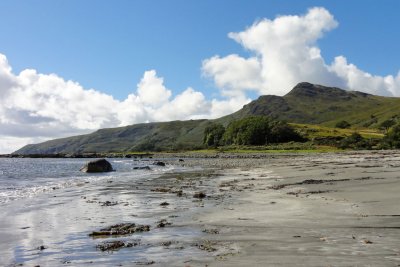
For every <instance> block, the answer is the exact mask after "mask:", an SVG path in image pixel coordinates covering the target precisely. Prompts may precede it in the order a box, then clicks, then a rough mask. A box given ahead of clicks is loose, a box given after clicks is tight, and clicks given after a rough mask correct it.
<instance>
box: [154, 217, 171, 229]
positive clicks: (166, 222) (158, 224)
mask: <svg viewBox="0 0 400 267" xmlns="http://www.w3.org/2000/svg"><path fill="white" fill-rule="evenodd" d="M168 225H172V223H170V222H168V221H167V220H166V219H162V220H160V221H158V222H157V227H158V228H163V227H165V226H168Z"/></svg>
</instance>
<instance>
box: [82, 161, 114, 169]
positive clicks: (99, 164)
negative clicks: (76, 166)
mask: <svg viewBox="0 0 400 267" xmlns="http://www.w3.org/2000/svg"><path fill="white" fill-rule="evenodd" d="M80 171H81V172H111V171H113V167H112V165H111V163H110V162H108V161H107V160H105V159H98V160H93V161H89V162H88V163H86V164H85V166H83V167H82V168H81V169H80Z"/></svg>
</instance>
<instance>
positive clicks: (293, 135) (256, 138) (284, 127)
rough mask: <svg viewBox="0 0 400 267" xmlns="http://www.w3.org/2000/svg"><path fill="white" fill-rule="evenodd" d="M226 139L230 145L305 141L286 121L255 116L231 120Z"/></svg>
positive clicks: (225, 135)
mask: <svg viewBox="0 0 400 267" xmlns="http://www.w3.org/2000/svg"><path fill="white" fill-rule="evenodd" d="M224 140H225V143H226V144H228V145H230V144H234V145H265V144H270V143H285V142H289V141H303V140H304V138H302V137H301V136H300V135H299V134H298V133H297V132H296V131H295V130H294V129H293V128H292V127H291V126H290V125H288V124H287V123H285V122H281V121H272V120H271V119H270V118H268V117H265V116H253V117H247V118H244V119H241V120H237V121H233V122H231V123H230V124H229V125H228V127H227V128H226V132H225V134H224Z"/></svg>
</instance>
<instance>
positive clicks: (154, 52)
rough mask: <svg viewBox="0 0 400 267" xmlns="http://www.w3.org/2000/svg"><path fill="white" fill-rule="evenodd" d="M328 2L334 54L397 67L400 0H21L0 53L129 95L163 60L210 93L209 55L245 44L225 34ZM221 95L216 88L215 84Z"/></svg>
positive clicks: (327, 50) (169, 70)
mask: <svg viewBox="0 0 400 267" xmlns="http://www.w3.org/2000/svg"><path fill="white" fill-rule="evenodd" d="M314 6H323V7H325V8H327V9H328V10H329V11H330V12H331V13H332V14H333V15H334V16H335V18H336V20H337V21H338V22H339V27H338V28H337V29H335V30H333V31H332V32H329V33H328V34H327V35H326V36H325V37H324V38H323V39H322V40H320V41H319V44H320V48H321V50H322V53H323V55H324V57H325V59H326V60H327V61H331V60H332V59H333V57H334V56H336V55H342V54H343V55H346V57H347V58H348V59H349V61H351V62H352V63H354V64H356V65H357V66H359V67H360V68H362V69H364V70H366V71H368V72H372V73H375V74H379V75H387V74H390V73H395V72H397V71H398V69H399V68H400V67H399V65H400V64H399V62H400V56H399V53H398V52H397V51H398V44H399V43H400V33H399V31H398V26H399V25H400V16H398V11H399V10H400V2H399V1H396V0H394V1H390V0H388V1H371V0H362V1H357V0H353V1H265V0H261V1H234V2H232V1H227V0H224V1H223V0H219V1H210V0H205V1H193V0H192V1H184V0H180V1H176V0H172V1H152V0H142V1H98V0H95V1H93V0H92V1H90V0H86V1H79V0H78V1H74V0H70V1H53V0H48V1H44V0H40V1H19V0H2V1H1V2H0V32H1V35H0V53H3V54H5V55H6V56H7V58H8V60H9V62H10V64H11V65H12V67H13V70H14V72H19V71H21V70H23V69H26V68H34V69H36V70H38V72H40V73H56V74H58V75H60V76H62V77H64V78H65V79H71V80H74V81H78V82H79V83H80V84H82V85H83V86H84V87H85V88H95V89H97V90H99V91H103V92H106V93H109V94H112V95H113V96H115V97H116V98H118V99H124V98H125V97H126V96H127V95H128V94H129V93H130V92H132V91H133V90H134V89H135V86H136V84H137V83H138V82H139V80H140V78H141V77H142V75H143V72H144V71H146V70H149V69H156V70H157V73H158V74H159V75H160V76H162V77H164V78H165V83H166V85H167V87H168V88H170V89H172V90H173V91H174V92H175V91H177V92H179V91H183V90H184V89H185V88H186V87H187V86H192V87H194V88H196V89H197V90H201V91H202V92H204V94H206V95H207V96H211V95H212V94H213V92H214V90H215V88H214V86H213V83H212V82H211V81H210V80H209V79H205V78H204V77H202V75H201V62H202V60H204V59H205V58H209V57H211V56H213V55H221V56H224V55H227V54H231V53H237V54H240V55H246V51H245V50H244V49H243V48H242V47H241V46H240V45H238V44H237V43H235V42H233V41H232V40H231V39H229V38H228V37H227V34H228V33H229V32H232V31H233V32H235V31H241V30H244V29H245V28H246V27H248V26H250V25H251V24H252V23H253V22H254V21H256V20H258V19H262V18H270V19H273V18H275V17H276V16H277V15H280V14H281V15H286V14H303V13H305V12H306V11H307V9H308V8H310V7H314ZM214 95H215V94H214Z"/></svg>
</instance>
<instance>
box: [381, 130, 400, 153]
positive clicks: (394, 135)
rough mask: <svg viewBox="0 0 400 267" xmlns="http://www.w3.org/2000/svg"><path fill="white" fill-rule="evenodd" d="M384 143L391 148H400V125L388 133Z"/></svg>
mask: <svg viewBox="0 0 400 267" xmlns="http://www.w3.org/2000/svg"><path fill="white" fill-rule="evenodd" d="M383 142H384V143H385V144H386V145H388V146H389V147H390V148H400V124H397V125H395V126H393V127H392V128H391V129H390V130H389V131H388V132H387V133H386V135H385V137H384V138H383Z"/></svg>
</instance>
